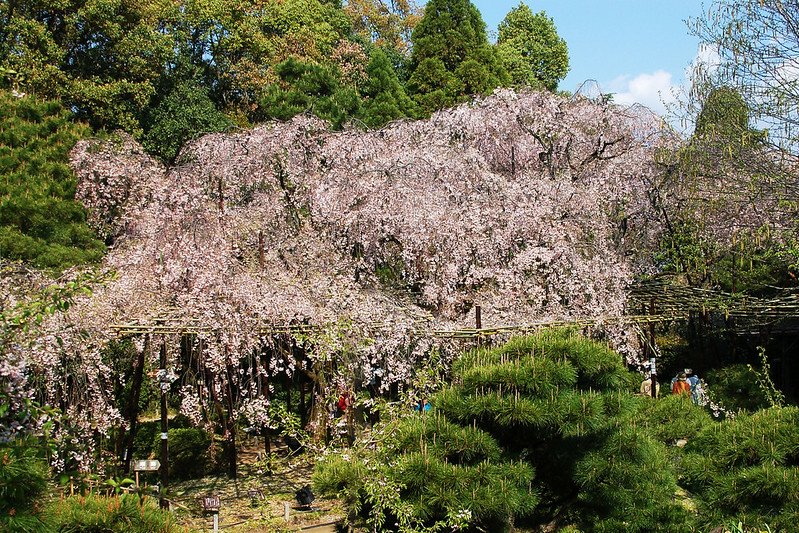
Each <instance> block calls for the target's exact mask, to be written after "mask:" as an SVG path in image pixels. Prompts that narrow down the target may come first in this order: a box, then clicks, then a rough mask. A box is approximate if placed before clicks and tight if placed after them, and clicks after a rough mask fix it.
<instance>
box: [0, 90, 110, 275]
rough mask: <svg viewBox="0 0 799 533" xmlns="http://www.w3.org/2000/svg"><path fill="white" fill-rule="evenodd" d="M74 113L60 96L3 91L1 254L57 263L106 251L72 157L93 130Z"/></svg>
mask: <svg viewBox="0 0 799 533" xmlns="http://www.w3.org/2000/svg"><path fill="white" fill-rule="evenodd" d="M70 118H71V117H70V115H69V113H68V112H67V111H66V110H64V109H63V108H62V107H61V105H60V104H58V103H56V102H41V101H38V100H36V99H35V98H33V97H25V98H16V97H14V96H12V95H11V94H9V93H8V92H6V91H0V176H2V180H0V256H3V257H6V258H9V259H15V260H23V261H27V262H30V263H31V264H33V265H35V266H38V267H42V268H53V269H63V268H65V267H69V266H71V265H75V264H80V263H85V262H90V261H96V260H97V259H99V258H100V257H102V255H103V253H104V251H105V246H104V244H103V243H102V242H101V241H99V240H97V238H96V236H95V234H94V233H93V232H92V230H91V229H90V228H89V226H88V225H87V224H86V214H85V211H84V209H83V207H82V206H81V205H80V204H78V203H77V202H75V183H76V179H75V176H74V174H73V173H72V170H71V169H70V168H69V163H68V161H69V158H68V154H69V151H70V150H71V149H72V147H73V146H74V145H75V143H76V142H77V141H78V140H79V139H80V138H81V137H82V136H85V135H86V134H87V131H88V130H87V128H86V127H84V126H82V125H80V124H75V123H73V122H71V121H70Z"/></svg>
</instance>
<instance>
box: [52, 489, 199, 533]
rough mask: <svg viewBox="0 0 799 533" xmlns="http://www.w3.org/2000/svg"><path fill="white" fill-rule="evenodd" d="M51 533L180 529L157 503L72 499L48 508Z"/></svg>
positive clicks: (125, 498) (119, 498)
mask: <svg viewBox="0 0 799 533" xmlns="http://www.w3.org/2000/svg"><path fill="white" fill-rule="evenodd" d="M47 514H48V515H49V519H50V521H51V522H52V524H53V526H54V531H58V532H59V533H94V532H96V533H177V532H178V531H184V528H182V527H179V526H178V525H177V524H176V522H175V519H174V517H173V516H172V514H171V513H170V512H169V511H164V510H161V509H159V508H158V506H157V503H156V500H155V499H152V498H149V499H145V500H144V501H142V500H140V499H139V497H138V496H136V495H132V494H127V495H124V496H114V497H104V496H97V495H94V494H90V495H88V496H71V497H69V498H65V499H63V500H61V501H58V502H55V503H53V504H51V505H50V506H49V507H48V509H47Z"/></svg>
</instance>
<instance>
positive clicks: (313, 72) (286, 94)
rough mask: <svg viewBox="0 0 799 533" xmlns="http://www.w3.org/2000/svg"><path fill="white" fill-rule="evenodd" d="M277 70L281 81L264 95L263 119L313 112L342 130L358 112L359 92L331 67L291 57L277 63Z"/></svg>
mask: <svg viewBox="0 0 799 533" xmlns="http://www.w3.org/2000/svg"><path fill="white" fill-rule="evenodd" d="M275 72H276V73H277V75H278V76H279V77H280V82H279V83H276V84H272V85H270V86H269V87H268V88H267V90H266V91H265V93H264V95H263V97H262V98H261V101H260V107H261V117H262V118H265V119H271V118H276V119H279V120H288V119H290V118H291V117H293V116H294V115H297V114H299V113H304V112H310V113H313V114H315V115H316V116H318V117H319V118H321V119H324V120H327V121H328V122H330V124H331V125H332V127H333V128H334V129H338V128H341V126H342V125H343V124H344V122H346V121H347V120H349V119H350V118H351V117H353V116H356V115H357V113H358V110H359V108H360V99H359V98H358V94H357V93H356V92H355V90H354V89H353V88H351V87H347V86H342V85H341V83H340V82H339V80H338V78H337V76H336V72H335V70H334V69H332V68H331V67H327V66H323V65H318V64H314V63H304V62H302V61H298V60H296V59H294V58H290V59H288V60H286V61H284V62H282V63H280V64H279V65H277V66H276V67H275Z"/></svg>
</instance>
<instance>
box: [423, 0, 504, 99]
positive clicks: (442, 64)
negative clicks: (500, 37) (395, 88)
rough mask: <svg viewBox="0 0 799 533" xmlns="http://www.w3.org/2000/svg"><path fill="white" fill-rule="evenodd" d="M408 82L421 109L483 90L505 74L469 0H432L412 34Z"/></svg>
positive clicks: (487, 88) (501, 82)
mask: <svg viewBox="0 0 799 533" xmlns="http://www.w3.org/2000/svg"><path fill="white" fill-rule="evenodd" d="M411 41H412V43H413V52H412V55H411V66H410V70H411V76H410V79H409V82H408V87H409V89H410V91H411V93H412V94H413V96H414V98H415V99H416V101H417V102H418V103H419V104H420V106H421V107H422V109H423V111H424V112H426V113H428V114H429V113H432V112H433V111H435V110H437V109H441V108H443V107H448V106H452V105H455V104H457V103H460V102H463V101H465V100H467V99H468V98H469V96H471V95H474V94H487V93H488V92H490V91H491V90H492V89H494V88H495V87H498V86H499V85H502V84H506V83H508V81H509V80H510V78H509V77H508V73H507V71H506V70H505V69H504V68H503V67H502V65H501V63H500V61H499V59H498V57H497V54H496V51H495V50H494V49H493V48H492V47H491V45H490V44H489V43H488V37H487V35H486V29H485V22H483V18H482V17H481V16H480V12H479V11H478V10H477V8H476V7H475V6H474V4H472V3H471V2H469V0H431V1H430V2H428V3H427V5H426V6H425V12H424V17H422V20H421V21H420V22H419V24H418V25H417V26H416V28H415V29H414V30H413V35H412V37H411Z"/></svg>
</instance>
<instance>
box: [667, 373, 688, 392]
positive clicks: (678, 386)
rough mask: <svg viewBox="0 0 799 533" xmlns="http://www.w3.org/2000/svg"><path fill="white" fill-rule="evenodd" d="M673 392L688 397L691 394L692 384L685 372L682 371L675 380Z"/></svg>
mask: <svg viewBox="0 0 799 533" xmlns="http://www.w3.org/2000/svg"><path fill="white" fill-rule="evenodd" d="M671 393H672V394H679V395H681V396H685V397H686V398H688V397H690V396H691V384H690V383H688V379H686V377H685V372H680V373H679V374H678V375H677V381H675V382H674V385H672V387H671Z"/></svg>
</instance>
